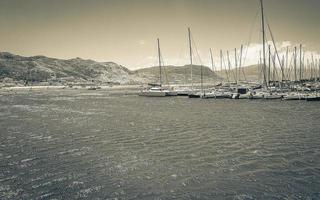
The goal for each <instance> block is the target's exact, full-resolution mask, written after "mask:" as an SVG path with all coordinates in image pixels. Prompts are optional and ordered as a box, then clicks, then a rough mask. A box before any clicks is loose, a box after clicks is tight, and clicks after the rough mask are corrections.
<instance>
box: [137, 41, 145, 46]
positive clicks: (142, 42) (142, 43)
mask: <svg viewBox="0 0 320 200" xmlns="http://www.w3.org/2000/svg"><path fill="white" fill-rule="evenodd" d="M138 43H139V45H141V46H143V45H145V44H146V41H145V40H139V41H138Z"/></svg>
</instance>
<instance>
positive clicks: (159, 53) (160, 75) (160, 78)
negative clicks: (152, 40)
mask: <svg viewBox="0 0 320 200" xmlns="http://www.w3.org/2000/svg"><path fill="white" fill-rule="evenodd" d="M157 41H158V58H159V80H160V87H161V86H162V70H161V51H160V40H159V38H158V39H157Z"/></svg>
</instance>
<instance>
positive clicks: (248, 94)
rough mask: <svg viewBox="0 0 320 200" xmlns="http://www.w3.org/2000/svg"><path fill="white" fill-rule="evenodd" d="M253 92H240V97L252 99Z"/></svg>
mask: <svg viewBox="0 0 320 200" xmlns="http://www.w3.org/2000/svg"><path fill="white" fill-rule="evenodd" d="M250 97H251V93H249V92H248V93H246V94H240V96H239V99H250Z"/></svg>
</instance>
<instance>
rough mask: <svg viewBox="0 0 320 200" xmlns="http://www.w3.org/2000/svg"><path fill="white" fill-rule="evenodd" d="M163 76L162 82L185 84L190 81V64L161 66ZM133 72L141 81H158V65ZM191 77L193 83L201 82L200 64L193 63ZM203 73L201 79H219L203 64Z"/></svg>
mask: <svg viewBox="0 0 320 200" xmlns="http://www.w3.org/2000/svg"><path fill="white" fill-rule="evenodd" d="M162 69H163V70H162V71H163V76H162V81H163V82H164V83H169V84H185V83H188V84H189V83H191V66H190V65H185V66H163V67H162ZM133 73H134V74H135V75H136V77H138V78H140V79H142V80H143V82H149V83H150V82H153V83H155V82H158V81H159V67H158V66H155V67H149V68H143V69H138V70H135V71H133ZM192 73H193V76H192V79H193V82H194V83H200V82H201V66H199V65H193V66H192ZM202 73H203V81H204V82H206V83H208V82H216V81H219V80H221V77H219V76H218V75H217V74H216V73H214V72H213V71H211V69H210V68H208V67H206V66H204V67H203V68H202Z"/></svg>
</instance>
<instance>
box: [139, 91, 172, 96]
mask: <svg viewBox="0 0 320 200" xmlns="http://www.w3.org/2000/svg"><path fill="white" fill-rule="evenodd" d="M139 96H144V97H165V96H166V92H165V91H141V92H140V94H139Z"/></svg>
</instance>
